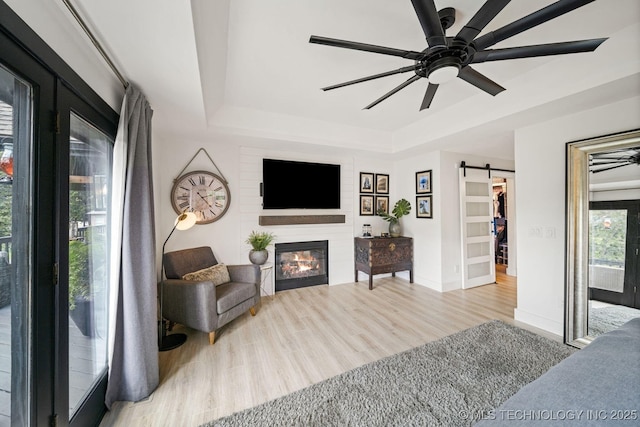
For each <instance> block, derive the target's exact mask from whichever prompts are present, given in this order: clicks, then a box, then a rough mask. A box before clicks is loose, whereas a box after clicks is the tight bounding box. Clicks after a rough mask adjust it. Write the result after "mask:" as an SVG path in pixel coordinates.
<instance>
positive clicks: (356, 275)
mask: <svg viewBox="0 0 640 427" xmlns="http://www.w3.org/2000/svg"><path fill="white" fill-rule="evenodd" d="M355 272H356V274H355V277H356V283H358V270H356V271H355Z"/></svg>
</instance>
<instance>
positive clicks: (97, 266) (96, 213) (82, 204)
mask: <svg viewBox="0 0 640 427" xmlns="http://www.w3.org/2000/svg"><path fill="white" fill-rule="evenodd" d="M70 135H71V138H70V141H69V144H70V158H69V317H70V319H69V417H70V418H71V417H72V416H73V414H74V412H75V411H76V409H78V407H79V405H80V404H81V403H82V401H83V400H84V398H85V397H86V396H87V395H88V392H89V391H90V390H91V388H92V387H93V385H94V384H95V383H96V382H97V380H98V379H99V378H100V377H101V376H102V375H103V373H104V372H105V371H106V369H107V320H108V318H107V299H108V289H107V287H108V283H109V282H108V280H107V274H108V271H109V268H108V250H107V215H108V211H107V207H108V198H109V184H108V183H109V182H110V178H109V176H110V175H109V173H110V162H111V160H110V159H111V150H112V147H113V141H111V140H110V139H109V138H108V137H107V136H106V135H104V134H103V133H102V132H100V131H99V130H98V129H96V128H95V127H93V126H92V125H91V124H89V123H87V122H86V121H84V120H83V119H81V118H79V117H78V116H76V115H75V114H73V113H72V114H71V130H70Z"/></svg>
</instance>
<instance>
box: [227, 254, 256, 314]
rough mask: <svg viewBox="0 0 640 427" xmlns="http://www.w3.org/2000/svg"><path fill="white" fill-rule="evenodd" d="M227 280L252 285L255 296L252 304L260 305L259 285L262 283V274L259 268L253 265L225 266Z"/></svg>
mask: <svg viewBox="0 0 640 427" xmlns="http://www.w3.org/2000/svg"><path fill="white" fill-rule="evenodd" d="M227 269H228V270H229V278H231V281H232V282H245V283H253V284H254V285H255V287H256V296H255V297H254V298H253V304H254V305H257V304H258V303H260V284H261V282H262V272H261V271H260V266H259V265H255V264H242V265H227Z"/></svg>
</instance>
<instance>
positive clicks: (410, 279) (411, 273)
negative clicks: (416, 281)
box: [409, 268, 413, 283]
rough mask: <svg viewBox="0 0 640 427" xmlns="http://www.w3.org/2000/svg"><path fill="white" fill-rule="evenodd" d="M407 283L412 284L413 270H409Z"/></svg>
mask: <svg viewBox="0 0 640 427" xmlns="http://www.w3.org/2000/svg"><path fill="white" fill-rule="evenodd" d="M409 283H413V268H412V269H411V270H409Z"/></svg>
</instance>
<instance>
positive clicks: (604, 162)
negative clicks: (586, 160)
mask: <svg viewBox="0 0 640 427" xmlns="http://www.w3.org/2000/svg"><path fill="white" fill-rule="evenodd" d="M629 162H630V160H623V159H620V160H613V159H611V161H608V162H607V161H598V162H593V163H591V166H604V165H619V164H620V163H625V164H628V163H629Z"/></svg>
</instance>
